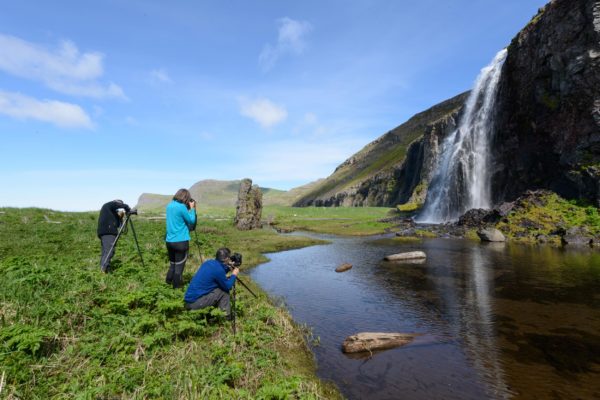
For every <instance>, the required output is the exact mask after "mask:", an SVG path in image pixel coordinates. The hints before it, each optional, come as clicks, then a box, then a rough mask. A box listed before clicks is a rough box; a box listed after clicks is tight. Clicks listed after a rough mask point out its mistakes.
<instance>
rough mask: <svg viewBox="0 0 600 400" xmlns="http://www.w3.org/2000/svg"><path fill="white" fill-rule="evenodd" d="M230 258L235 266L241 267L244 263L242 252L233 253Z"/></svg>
mask: <svg viewBox="0 0 600 400" xmlns="http://www.w3.org/2000/svg"><path fill="white" fill-rule="evenodd" d="M229 259H230V260H231V263H232V264H233V266H234V267H239V266H240V265H242V255H241V254H240V253H233V254H232V255H231V256H230V257H229Z"/></svg>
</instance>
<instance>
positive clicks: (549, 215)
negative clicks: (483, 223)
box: [496, 192, 600, 243]
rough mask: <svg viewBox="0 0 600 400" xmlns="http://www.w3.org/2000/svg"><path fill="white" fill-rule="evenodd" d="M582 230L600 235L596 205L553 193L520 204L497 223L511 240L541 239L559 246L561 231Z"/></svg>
mask: <svg viewBox="0 0 600 400" xmlns="http://www.w3.org/2000/svg"><path fill="white" fill-rule="evenodd" d="M574 227H581V228H583V229H585V230H586V231H587V232H588V233H589V234H590V235H591V236H596V237H597V236H600V214H599V213H598V209H597V208H596V207H593V206H589V205H586V204H581V203H578V202H576V201H567V200H565V199H563V198H562V197H560V196H558V195H557V194H555V193H552V192H545V193H544V194H542V195H540V196H538V197H536V198H529V199H527V198H525V199H524V200H521V201H518V202H517V205H516V207H515V208H514V209H513V211H511V212H510V214H509V215H508V216H507V217H506V218H505V219H503V220H502V221H500V222H499V223H498V224H496V228H498V229H500V230H501V231H502V232H503V233H504V234H505V235H507V236H508V238H509V240H513V241H521V242H534V241H536V240H538V238H539V237H540V236H544V237H548V238H549V241H550V242H551V243H560V236H559V232H561V231H566V230H568V229H570V228H574Z"/></svg>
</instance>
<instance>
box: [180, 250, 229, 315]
mask: <svg viewBox="0 0 600 400" xmlns="http://www.w3.org/2000/svg"><path fill="white" fill-rule="evenodd" d="M229 271H231V275H230V276H229V278H228V277H227V272H229ZM239 271H240V270H239V269H238V268H237V267H235V266H234V262H233V261H232V260H231V251H230V250H229V249H228V248H226V247H222V248H220V249H219V250H217V254H216V256H215V259H214V260H207V261H205V262H204V263H203V264H202V265H201V266H200V267H199V268H198V271H196V274H195V275H194V277H193V278H192V281H191V282H190V285H189V286H188V288H187V290H186V292H185V296H184V298H183V300H184V301H185V308H186V309H188V310H198V309H200V308H206V307H211V306H212V307H219V308H220V309H221V310H223V311H224V312H225V313H226V314H227V318H231V306H230V296H229V291H230V290H231V288H232V287H233V285H234V284H235V280H236V279H237V275H238V273H239Z"/></svg>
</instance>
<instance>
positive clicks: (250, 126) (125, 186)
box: [0, 0, 546, 211]
mask: <svg viewBox="0 0 600 400" xmlns="http://www.w3.org/2000/svg"><path fill="white" fill-rule="evenodd" d="M545 3H546V1H545V0H448V1H433V0H418V1H417V0H414V1H405V0H379V1H375V0H372V1H363V0H353V1H341V0H318V1H316V0H303V1H291V0H290V1H286V0H261V1H259V0H256V1H250V0H232V1H204V0H202V1H191V0H186V1H146V0H144V1H141V0H139V1H138V0H127V1H125V0H95V1H81V0H71V1H65V0H54V1H30V0H19V1H5V0H0V5H1V6H0V10H1V11H0V51H1V55H0V135H1V141H2V145H1V146H0V188H1V189H0V206H11V207H30V206H35V207H44V208H51V209H56V210H66V211H83V210H98V209H99V208H100V206H101V205H102V204H103V203H105V202H106V201H109V200H112V199H115V198H121V199H123V200H124V201H125V202H127V203H128V204H130V205H134V204H135V203H136V202H137V199H138V197H139V195H140V194H142V193H144V192H146V193H160V194H169V195H170V194H173V193H175V191H176V190H177V189H179V188H180V187H188V188H189V187H190V186H191V185H193V184H194V183H195V182H197V181H199V180H203V179H222V180H234V179H242V178H251V179H252V180H253V182H254V183H256V184H259V185H260V186H263V187H272V188H277V189H284V190H288V189H291V188H293V187H296V186H300V185H303V184H306V183H309V182H311V181H314V180H316V179H318V178H325V177H327V176H329V175H330V174H331V173H332V172H333V170H334V169H335V167H336V166H337V165H339V164H340V163H342V162H343V161H344V160H345V159H347V158H348V157H350V156H351V155H352V154H354V153H355V152H357V151H359V150H360V149H361V148H362V147H364V146H365V145H367V144H368V143H369V142H371V141H373V140H375V139H376V138H378V137H379V136H381V135H382V134H384V133H385V132H387V131H389V130H390V129H393V128H394V127H396V126H397V125H399V124H401V123H403V122H404V121H406V120H407V119H408V118H410V117H411V116H412V115H414V114H415V113H417V112H420V111H423V110H424V109H426V108H428V107H430V106H432V105H434V104H436V103H438V102H440V101H442V100H445V99H447V98H450V97H452V96H454V95H457V94H459V93H461V92H463V91H465V90H468V89H470V87H471V86H472V84H473V82H474V80H475V78H476V76H477V74H478V72H479V70H480V69H481V68H483V67H484V66H485V65H487V64H488V63H489V62H490V61H491V60H492V58H493V57H494V55H495V54H496V52H498V51H499V50H500V49H502V48H503V47H505V46H507V45H508V44H509V43H510V40H511V39H512V38H513V37H514V36H515V35H516V34H517V32H518V31H519V30H520V29H521V28H522V27H523V26H525V24H526V23H527V22H528V21H529V20H530V19H531V18H532V17H533V16H534V15H535V14H536V12H537V10H538V8H540V7H542V6H543V5H544V4H545ZM200 207H201V205H200Z"/></svg>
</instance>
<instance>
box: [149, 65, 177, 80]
mask: <svg viewBox="0 0 600 400" xmlns="http://www.w3.org/2000/svg"><path fill="white" fill-rule="evenodd" d="M150 77H151V78H152V81H153V82H157V83H171V82H173V80H172V79H171V77H170V76H169V74H168V72H167V71H166V70H164V69H162V68H160V69H154V70H152V71H150Z"/></svg>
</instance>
